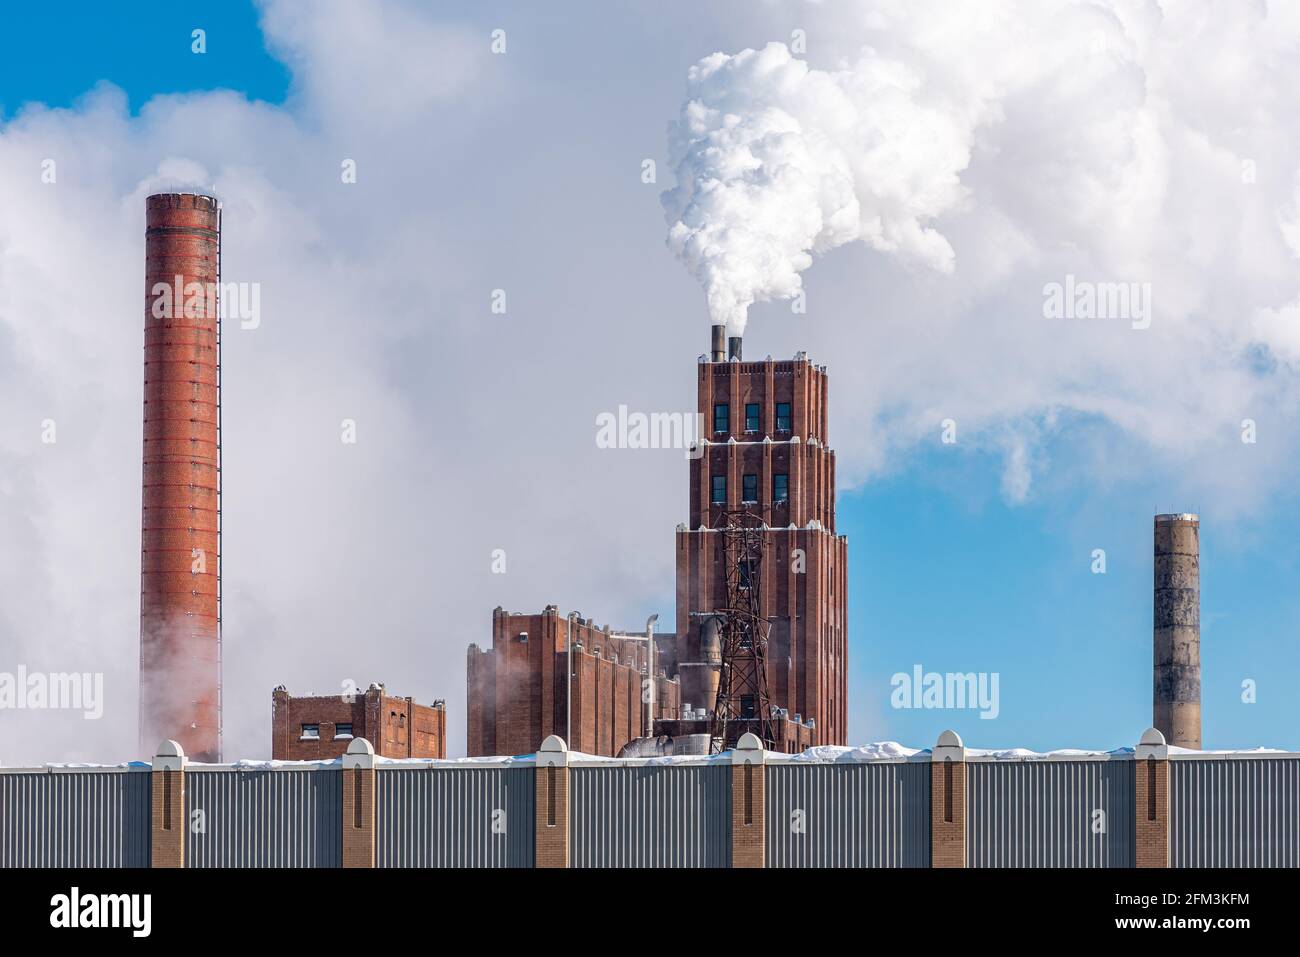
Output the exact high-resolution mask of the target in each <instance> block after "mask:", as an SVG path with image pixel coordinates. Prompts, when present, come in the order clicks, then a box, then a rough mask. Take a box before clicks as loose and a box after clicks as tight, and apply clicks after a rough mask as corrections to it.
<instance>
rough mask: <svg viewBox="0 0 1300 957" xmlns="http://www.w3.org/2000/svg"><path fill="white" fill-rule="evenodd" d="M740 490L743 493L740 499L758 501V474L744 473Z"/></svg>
mask: <svg viewBox="0 0 1300 957" xmlns="http://www.w3.org/2000/svg"><path fill="white" fill-rule="evenodd" d="M741 491H742V492H743V493H744V494H743V495H742V497H741V501H744V502H757V501H758V476H757V475H746V476H745V478H744V486H743V487H742V488H741Z"/></svg>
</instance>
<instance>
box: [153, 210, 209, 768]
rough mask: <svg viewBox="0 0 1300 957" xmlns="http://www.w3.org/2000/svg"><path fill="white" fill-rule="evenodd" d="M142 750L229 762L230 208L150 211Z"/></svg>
mask: <svg viewBox="0 0 1300 957" xmlns="http://www.w3.org/2000/svg"><path fill="white" fill-rule="evenodd" d="M145 222H146V228H145V286H144V290H145V319H144V470H143V494H142V512H141V526H142V535H141V550H140V745H141V747H142V748H145V749H148V750H145V751H144V753H145V754H152V753H153V749H154V748H155V747H157V745H158V743H159V742H160V741H163V740H165V739H167V738H172V739H174V740H176V741H179V742H180V744H181V746H182V747H183V748H184V749H185V753H186V754H187V755H191V756H192V757H193V759H194V760H196V761H219V760H220V758H221V708H220V701H221V630H220V629H221V624H220V622H221V619H220V611H221V604H220V594H221V577H220V572H221V554H220V551H221V549H220V544H221V511H220V504H221V447H220V428H221V405H220V403H221V372H220V368H221V367H220V321H219V319H218V303H217V294H218V284H219V281H220V271H221V210H220V206H219V204H218V202H217V200H216V199H214V198H213V197H211V196H203V195H195V194H192V193H162V194H159V195H155V196H150V197H149V198H148V199H147V200H146V202H145Z"/></svg>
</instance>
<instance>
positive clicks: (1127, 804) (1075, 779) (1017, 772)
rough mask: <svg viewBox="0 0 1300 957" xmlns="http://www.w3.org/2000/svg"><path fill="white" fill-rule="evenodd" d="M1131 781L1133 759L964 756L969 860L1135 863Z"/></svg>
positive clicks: (989, 863) (986, 863)
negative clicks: (1097, 824) (1099, 827)
mask: <svg viewBox="0 0 1300 957" xmlns="http://www.w3.org/2000/svg"><path fill="white" fill-rule="evenodd" d="M1133 782H1134V779H1133V762H1132V761H1123V760H1114V761H972V762H968V763H967V765H966V849H967V863H968V866H970V867H1133V866H1134V864H1135V856H1134V853H1135V843H1134V819H1133V814H1134V809H1133ZM1097 810H1101V811H1104V812H1105V831H1104V833H1094V832H1093V815H1094V812H1095V811H1097Z"/></svg>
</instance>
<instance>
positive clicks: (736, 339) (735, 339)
mask: <svg viewBox="0 0 1300 957" xmlns="http://www.w3.org/2000/svg"><path fill="white" fill-rule="evenodd" d="M742 342H744V340H743V339H742V338H741V337H740V336H732V337H731V338H730V339H728V340H727V358H729V359H735V360H736V361H737V362H739V361H740V346H741V343H742Z"/></svg>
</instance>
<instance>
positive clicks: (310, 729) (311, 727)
mask: <svg viewBox="0 0 1300 957" xmlns="http://www.w3.org/2000/svg"><path fill="white" fill-rule="evenodd" d="M299 740H300V741H319V740H320V725H318V724H304V725H303V726H302V737H300V738H299Z"/></svg>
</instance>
